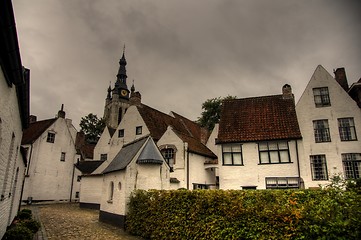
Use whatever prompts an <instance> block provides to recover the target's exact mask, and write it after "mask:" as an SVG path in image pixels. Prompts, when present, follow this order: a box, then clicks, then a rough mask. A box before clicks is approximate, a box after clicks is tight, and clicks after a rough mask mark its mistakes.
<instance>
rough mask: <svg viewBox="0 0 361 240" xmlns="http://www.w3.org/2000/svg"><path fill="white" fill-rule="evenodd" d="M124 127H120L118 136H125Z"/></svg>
mask: <svg viewBox="0 0 361 240" xmlns="http://www.w3.org/2000/svg"><path fill="white" fill-rule="evenodd" d="M124 132H125V131H124V129H119V130H118V138H122V137H124Z"/></svg>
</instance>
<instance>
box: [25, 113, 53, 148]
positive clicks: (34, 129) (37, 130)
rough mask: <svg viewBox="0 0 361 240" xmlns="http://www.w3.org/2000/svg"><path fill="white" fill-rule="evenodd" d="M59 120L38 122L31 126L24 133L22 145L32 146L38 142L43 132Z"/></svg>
mask: <svg viewBox="0 0 361 240" xmlns="http://www.w3.org/2000/svg"><path fill="white" fill-rule="evenodd" d="M56 119H57V118H51V119H47V120H42V121H37V122H33V123H30V124H29V127H28V128H27V129H25V130H24V132H23V139H22V141H21V144H30V143H33V142H35V141H36V139H38V138H39V137H40V135H41V134H43V132H45V131H46V129H48V128H49V127H50V126H51V125H52V124H53V123H54V122H55V121H56Z"/></svg>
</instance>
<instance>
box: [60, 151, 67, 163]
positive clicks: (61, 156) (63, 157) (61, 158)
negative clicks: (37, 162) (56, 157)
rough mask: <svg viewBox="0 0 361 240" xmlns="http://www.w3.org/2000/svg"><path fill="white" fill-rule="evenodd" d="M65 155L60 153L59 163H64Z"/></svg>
mask: <svg viewBox="0 0 361 240" xmlns="http://www.w3.org/2000/svg"><path fill="white" fill-rule="evenodd" d="M65 155H66V153H65V152H62V153H61V155H60V161H62V162H65Z"/></svg>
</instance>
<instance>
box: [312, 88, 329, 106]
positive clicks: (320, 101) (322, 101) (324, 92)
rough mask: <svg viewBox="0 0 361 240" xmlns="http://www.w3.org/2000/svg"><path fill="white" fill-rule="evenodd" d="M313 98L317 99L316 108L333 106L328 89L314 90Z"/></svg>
mask: <svg viewBox="0 0 361 240" xmlns="http://www.w3.org/2000/svg"><path fill="white" fill-rule="evenodd" d="M313 97H314V99H315V105H316V107H328V106H331V102H330V96H329V93H328V87H321V88H314V89H313Z"/></svg>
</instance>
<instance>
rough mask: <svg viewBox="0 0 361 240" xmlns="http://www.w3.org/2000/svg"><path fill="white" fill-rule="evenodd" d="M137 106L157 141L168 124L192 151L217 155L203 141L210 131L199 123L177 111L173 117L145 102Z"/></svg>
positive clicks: (210, 155)
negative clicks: (205, 130)
mask: <svg viewBox="0 0 361 240" xmlns="http://www.w3.org/2000/svg"><path fill="white" fill-rule="evenodd" d="M137 108H138V111H139V113H140V115H141V116H142V118H143V120H144V122H145V124H146V126H147V128H148V130H149V132H150V135H151V137H152V138H153V139H154V140H155V141H158V140H159V139H160V138H161V137H162V135H163V134H164V133H165V131H166V130H167V127H168V126H172V128H173V130H174V131H175V132H176V133H177V135H178V136H179V137H180V138H181V139H182V140H183V141H184V142H187V143H188V146H189V150H190V151H193V152H194V153H197V154H200V155H203V156H208V157H212V158H214V157H216V156H215V155H214V154H213V152H212V151H211V150H209V149H208V148H207V147H206V146H205V145H204V144H203V143H202V137H203V135H207V136H209V134H208V132H207V134H204V130H202V128H201V127H200V126H199V125H198V124H197V123H195V122H193V121H191V120H189V119H187V118H185V117H183V116H181V115H179V114H177V113H174V112H172V114H173V116H174V117H173V116H170V115H168V114H165V113H162V112H160V111H158V110H156V109H154V108H151V107H149V106H147V105H144V104H141V105H140V106H138V107H137Z"/></svg>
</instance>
